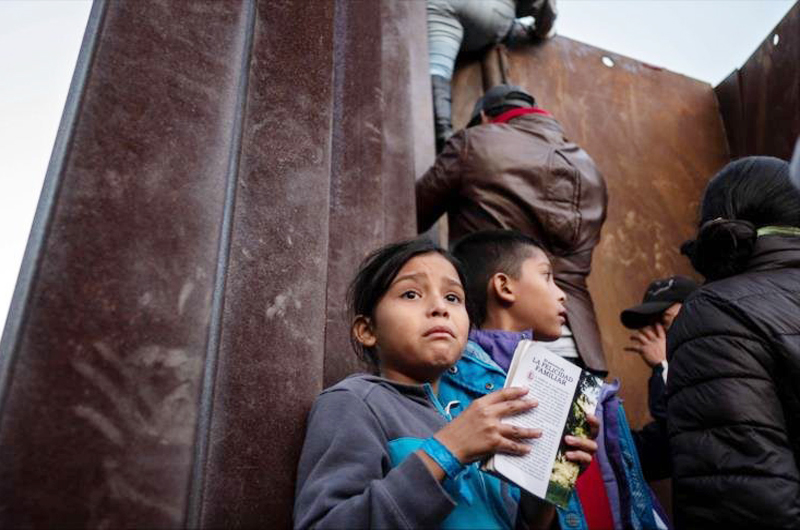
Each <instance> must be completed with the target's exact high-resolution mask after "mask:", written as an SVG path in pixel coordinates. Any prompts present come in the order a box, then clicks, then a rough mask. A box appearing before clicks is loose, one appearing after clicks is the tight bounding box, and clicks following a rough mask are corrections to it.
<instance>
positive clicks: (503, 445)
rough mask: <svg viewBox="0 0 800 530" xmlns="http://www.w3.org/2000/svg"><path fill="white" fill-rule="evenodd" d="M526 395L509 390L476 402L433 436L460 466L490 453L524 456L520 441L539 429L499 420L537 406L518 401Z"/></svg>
mask: <svg viewBox="0 0 800 530" xmlns="http://www.w3.org/2000/svg"><path fill="white" fill-rule="evenodd" d="M527 393H528V390H527V389H525V388H513V387H512V388H504V389H502V390H498V391H497V392H494V393H492V394H489V395H488V396H484V397H482V398H480V399H476V400H475V401H473V402H472V404H471V405H470V406H469V407H467V410H465V411H464V412H462V413H461V414H460V415H459V416H458V417H457V418H456V419H454V420H453V421H452V422H450V423H449V424H447V426H446V427H444V428H442V429H441V430H440V431H439V432H437V433H436V434H435V435H434V436H435V438H436V439H437V440H439V441H440V442H441V443H442V444H444V445H445V447H447V448H448V449H449V450H450V452H451V453H453V456H455V457H456V458H458V460H459V461H460V462H461V463H462V464H469V463H470V462H474V461H476V460H480V459H482V458H484V457H486V456H489V455H493V454H494V453H508V454H512V455H524V454H526V453H528V452H529V451H530V446H528V445H526V444H524V443H522V442H521V440H524V439H527V438H538V437H540V436H541V435H542V430H541V429H528V428H524V427H517V426H515V425H509V424H507V423H502V422H501V421H500V420H501V419H502V418H504V417H506V416H512V415H514V414H517V413H520V412H525V411H526V410H530V409H532V408H534V407H535V406H537V405H538V403H537V402H536V400H529V399H522V397H523V396H524V395H525V394H527ZM595 447H596V444H595ZM590 460H591V457H590Z"/></svg>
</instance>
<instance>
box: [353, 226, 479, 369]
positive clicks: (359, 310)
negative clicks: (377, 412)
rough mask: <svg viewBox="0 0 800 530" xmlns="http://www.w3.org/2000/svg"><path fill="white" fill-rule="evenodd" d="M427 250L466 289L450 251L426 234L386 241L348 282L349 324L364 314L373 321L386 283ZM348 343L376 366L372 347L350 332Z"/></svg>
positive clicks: (463, 277)
mask: <svg viewBox="0 0 800 530" xmlns="http://www.w3.org/2000/svg"><path fill="white" fill-rule="evenodd" d="M431 252H435V253H437V254H441V255H442V257H444V258H445V259H446V260H447V261H449V262H450V263H451V264H452V265H453V267H454V268H455V269H456V272H457V273H458V279H459V280H461V284H462V285H464V286H465V290H466V285H467V281H466V277H465V275H464V268H463V267H462V266H461V263H460V262H459V261H458V260H457V259H456V258H454V257H453V255H452V254H451V253H450V252H448V251H447V250H445V249H443V248H442V247H440V246H439V245H437V244H436V243H434V242H433V241H431V240H430V239H428V238H427V237H418V238H416V239H411V240H408V241H401V242H399V243H390V244H388V245H386V246H383V247H381V248H379V249H378V250H375V251H373V252H372V253H371V254H370V255H368V256H367V257H366V258H364V261H362V262H361V265H360V266H359V268H358V272H357V273H356V276H355V278H353V281H352V282H351V283H350V287H349V289H348V290H347V309H348V316H349V317H350V322H351V323H352V322H353V320H354V319H355V317H357V316H358V315H364V316H366V317H368V318H370V319H372V320H374V318H375V307H376V306H377V305H378V302H380V300H381V298H383V295H384V294H386V291H388V290H389V286H391V284H392V282H393V281H394V279H395V277H396V276H397V273H398V272H400V269H402V268H403V265H405V264H406V263H407V262H408V261H409V260H410V259H411V258H413V257H415V256H419V255H422V254H429V253H431ZM466 298H467V300H469V296H468V295H466ZM350 344H351V345H352V346H353V350H355V352H356V355H358V356H359V357H360V358H361V359H363V360H365V361H368V362H370V363H371V364H372V365H373V366H374V367H375V368H377V367H378V356H377V354H376V352H375V350H374V348H365V347H364V345H363V344H361V343H360V342H358V341H357V340H356V338H355V337H353V335H352V333H351V334H350Z"/></svg>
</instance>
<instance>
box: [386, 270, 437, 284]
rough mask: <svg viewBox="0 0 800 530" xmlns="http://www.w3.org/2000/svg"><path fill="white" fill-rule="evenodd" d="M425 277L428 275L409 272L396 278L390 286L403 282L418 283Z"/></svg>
mask: <svg viewBox="0 0 800 530" xmlns="http://www.w3.org/2000/svg"><path fill="white" fill-rule="evenodd" d="M427 276H428V275H427V274H425V273H424V272H411V273H409V274H403V275H402V276H398V277H397V278H395V279H394V281H393V282H392V285H394V284H396V283H400V282H402V281H403V280H414V281H420V280H423V279H427Z"/></svg>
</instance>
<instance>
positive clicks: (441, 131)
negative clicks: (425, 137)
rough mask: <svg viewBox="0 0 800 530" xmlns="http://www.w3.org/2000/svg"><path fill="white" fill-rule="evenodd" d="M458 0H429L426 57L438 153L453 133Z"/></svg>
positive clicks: (458, 45)
mask: <svg viewBox="0 0 800 530" xmlns="http://www.w3.org/2000/svg"><path fill="white" fill-rule="evenodd" d="M461 1H463V0H461ZM461 1H459V0H428V60H429V64H430V68H429V70H430V74H431V88H432V91H433V122H434V128H435V135H436V152H437V153H438V152H439V151H441V150H442V147H444V144H445V142H447V140H448V138H450V136H452V134H453V125H452V121H451V120H452V118H451V115H452V111H451V96H450V80H451V79H452V77H453V68H454V67H455V63H456V57H457V56H458V50H459V49H460V48H461V40H462V39H463V37H464V28H463V26H462V25H461V22H460V21H459V19H458V16H457V15H456V11H455V8H454V6H455V5H456V4H459V3H461Z"/></svg>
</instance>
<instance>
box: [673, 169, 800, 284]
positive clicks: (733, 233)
mask: <svg viewBox="0 0 800 530" xmlns="http://www.w3.org/2000/svg"><path fill="white" fill-rule="evenodd" d="M763 226H794V227H799V226H800V192H798V191H797V190H796V189H795V188H794V187H793V186H792V184H791V182H790V180H789V165H788V164H787V163H786V162H784V161H783V160H780V159H778V158H772V157H767V156H751V157H747V158H742V159H740V160H737V161H735V162H731V163H730V164H728V165H727V166H725V167H724V168H723V169H722V170H721V171H720V172H719V173H717V174H716V175H715V176H714V178H712V179H711V181H709V183H708V186H707V187H706V191H705V193H704V195H703V203H702V205H701V207H700V223H699V230H698V233H697V238H696V239H694V240H692V241H687V242H686V243H684V244H683V246H682V247H681V252H682V253H683V254H686V255H687V256H688V257H689V259H690V260H691V262H692V265H693V266H694V268H695V269H696V270H697V272H699V273H700V274H702V275H703V276H705V277H706V279H707V280H709V281H713V280H718V279H721V278H727V277H729V276H733V275H736V274H739V273H741V272H743V271H744V270H745V267H746V266H747V262H748V260H749V258H750V256H751V254H752V253H753V249H754V247H755V242H756V238H757V230H758V229H759V228H761V227H763Z"/></svg>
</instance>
